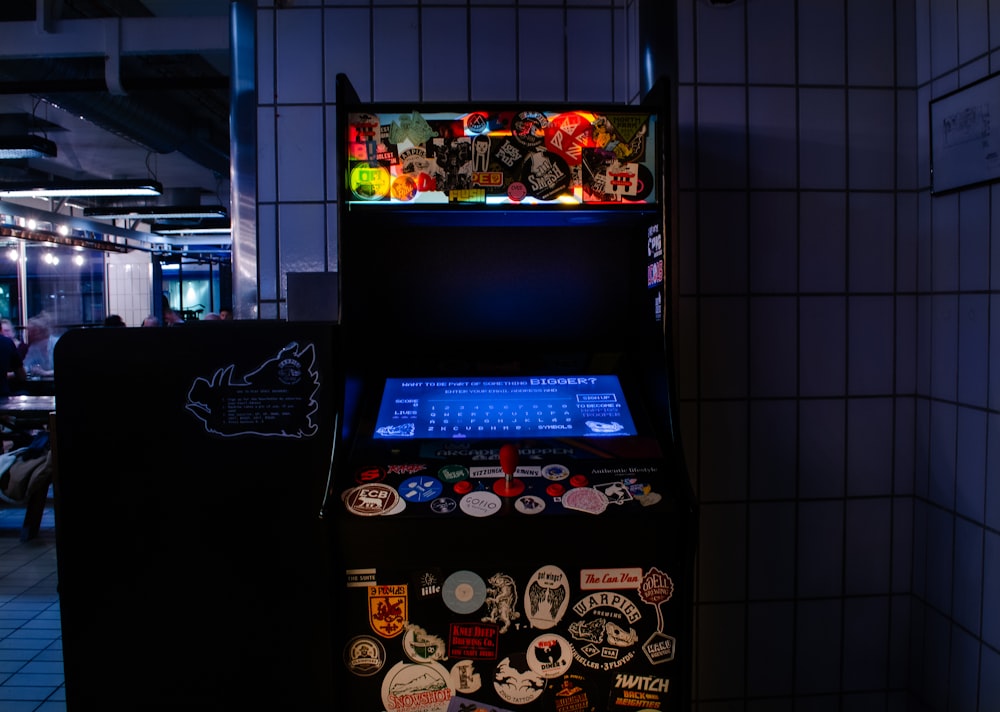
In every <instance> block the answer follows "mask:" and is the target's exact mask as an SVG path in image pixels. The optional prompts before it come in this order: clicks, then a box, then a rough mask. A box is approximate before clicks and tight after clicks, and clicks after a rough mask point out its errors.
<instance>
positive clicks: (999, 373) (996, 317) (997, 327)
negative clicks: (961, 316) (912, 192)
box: [987, 220, 1000, 410]
mask: <svg viewBox="0 0 1000 712" xmlns="http://www.w3.org/2000/svg"><path fill="white" fill-rule="evenodd" d="M997 222H1000V220H998V221H997ZM990 344H992V345H993V349H992V350H991V351H990V360H989V377H988V380H987V383H988V386H987V388H988V404H989V407H990V408H991V409H992V410H1000V351H998V350H997V348H996V344H1000V294H991V295H990Z"/></svg>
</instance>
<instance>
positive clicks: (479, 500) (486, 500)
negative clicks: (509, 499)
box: [458, 491, 502, 517]
mask: <svg viewBox="0 0 1000 712" xmlns="http://www.w3.org/2000/svg"><path fill="white" fill-rule="evenodd" d="M501 504H502V502H501V500H500V497H498V496H497V495H495V494H493V493H492V492H486V491H476V492H469V493H468V494H467V495H465V496H464V497H462V499H461V500H460V501H459V503H458V506H459V508H460V509H461V510H462V511H463V512H465V513H466V514H468V515H469V516H470V517H490V516H493V515H494V514H496V513H497V512H499V511H500V509H501Z"/></svg>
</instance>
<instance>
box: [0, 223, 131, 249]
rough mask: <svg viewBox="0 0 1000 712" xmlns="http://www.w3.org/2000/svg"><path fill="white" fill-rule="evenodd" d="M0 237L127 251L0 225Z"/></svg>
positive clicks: (97, 242)
mask: <svg viewBox="0 0 1000 712" xmlns="http://www.w3.org/2000/svg"><path fill="white" fill-rule="evenodd" d="M0 237H14V238H17V239H18V240H31V241H32V242H50V243H53V244H56V245H69V246H71V247H86V248H89V249H92V250H103V251H105V252H122V253H125V252H128V251H129V248H128V247H127V246H126V245H119V244H116V243H114V242H108V241H106V240H88V239H86V238H82V237H72V236H70V235H60V234H59V233H57V232H49V231H48V230H26V229H24V228H19V227H10V226H7V225H0Z"/></svg>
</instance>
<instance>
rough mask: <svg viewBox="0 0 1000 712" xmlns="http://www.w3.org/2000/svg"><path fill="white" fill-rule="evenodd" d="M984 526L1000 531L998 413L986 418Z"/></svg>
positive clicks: (999, 431)
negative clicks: (987, 430) (987, 429)
mask: <svg viewBox="0 0 1000 712" xmlns="http://www.w3.org/2000/svg"><path fill="white" fill-rule="evenodd" d="M987 426H988V428H989V432H988V434H987V451H986V519H985V522H986V526H988V527H990V528H992V529H995V530H997V531H1000V414H997V413H990V414H989V416H988V419H987Z"/></svg>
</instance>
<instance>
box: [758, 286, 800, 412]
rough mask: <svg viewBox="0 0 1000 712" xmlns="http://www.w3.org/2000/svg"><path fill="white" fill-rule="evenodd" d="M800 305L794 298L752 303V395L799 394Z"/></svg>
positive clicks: (776, 395)
mask: <svg viewBox="0 0 1000 712" xmlns="http://www.w3.org/2000/svg"><path fill="white" fill-rule="evenodd" d="M797 306H798V305H797V304H796V300H795V298H794V297H754V298H752V299H751V300H750V334H751V336H750V395H752V396H759V397H769V398H773V397H788V396H794V395H795V390H796V376H797V373H798V371H797V368H796V359H797V357H798V353H797V350H796V345H797V343H798V338H797V336H798V334H797V319H798V309H797Z"/></svg>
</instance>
